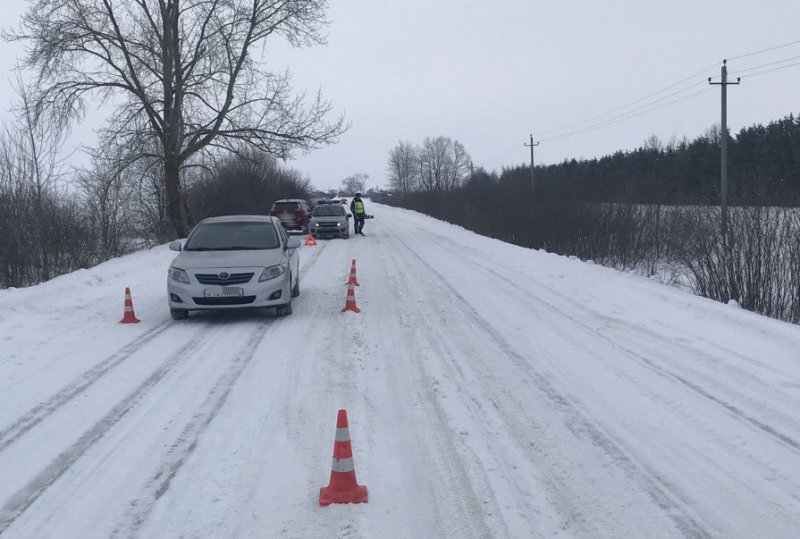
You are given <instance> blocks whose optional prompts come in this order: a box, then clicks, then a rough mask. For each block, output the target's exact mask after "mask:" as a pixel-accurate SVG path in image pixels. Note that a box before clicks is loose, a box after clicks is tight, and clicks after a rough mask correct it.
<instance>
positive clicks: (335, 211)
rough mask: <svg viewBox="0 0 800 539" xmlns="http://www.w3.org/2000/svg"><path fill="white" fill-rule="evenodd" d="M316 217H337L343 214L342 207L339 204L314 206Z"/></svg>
mask: <svg viewBox="0 0 800 539" xmlns="http://www.w3.org/2000/svg"><path fill="white" fill-rule="evenodd" d="M314 215H315V216H316V217H338V216H340V215H344V208H343V207H341V206H328V205H325V206H317V207H316V208H314Z"/></svg>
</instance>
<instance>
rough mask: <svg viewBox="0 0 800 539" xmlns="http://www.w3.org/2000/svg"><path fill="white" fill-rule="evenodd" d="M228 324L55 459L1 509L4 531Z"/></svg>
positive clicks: (174, 358)
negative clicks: (175, 369) (161, 382)
mask: <svg viewBox="0 0 800 539" xmlns="http://www.w3.org/2000/svg"><path fill="white" fill-rule="evenodd" d="M225 325H226V324H219V325H218V326H217V327H215V328H212V329H211V330H207V331H205V332H204V333H203V334H202V335H200V337H199V338H197V339H195V340H192V341H190V342H189V343H187V344H185V345H184V346H183V347H181V348H180V349H179V350H178V351H176V352H174V353H173V354H172V355H170V357H169V358H168V359H167V361H165V362H164V363H162V364H161V365H160V366H159V368H158V369H156V370H155V371H154V372H153V373H151V374H150V376H148V377H147V378H146V379H145V380H144V381H143V382H141V383H140V384H139V385H138V386H137V387H136V388H135V389H133V390H132V391H131V392H130V393H128V395H127V396H125V397H124V398H123V399H122V400H120V401H119V402H118V403H117V404H116V405H115V406H114V407H113V408H112V409H111V410H110V411H109V412H108V413H107V414H106V415H105V416H103V417H102V418H101V419H100V420H99V421H97V422H96V423H95V424H94V425H93V426H92V427H91V428H89V429H88V430H87V431H86V432H84V433H83V435H81V437H80V438H78V440H77V441H76V442H75V443H73V444H72V445H71V446H69V447H68V448H67V449H65V450H64V451H62V452H61V453H60V454H59V455H58V456H57V457H56V458H55V459H53V461H52V462H51V463H50V464H49V465H48V466H47V467H46V468H44V469H43V470H42V471H41V472H39V473H38V474H37V475H36V477H34V478H33V479H32V480H31V481H30V482H29V483H28V484H27V485H25V487H23V488H22V489H20V490H19V491H17V492H16V493H15V494H14V495H13V496H11V498H10V499H9V500H8V501H7V502H6V503H5V505H3V507H2V508H0V534H2V533H3V532H4V531H5V530H6V529H7V528H8V527H9V526H11V524H13V523H14V521H15V520H16V519H17V518H18V517H19V516H20V515H21V514H23V513H24V512H25V511H26V510H27V509H28V507H30V506H31V505H32V504H33V503H34V502H35V501H36V500H37V499H39V497H40V496H41V495H42V494H43V493H44V492H45V491H46V490H47V489H48V488H49V487H50V486H51V485H52V484H53V483H55V482H56V481H57V480H58V479H59V478H60V477H61V476H62V475H64V473H66V472H67V470H69V468H70V467H71V466H72V465H73V464H75V462H76V461H77V460H78V459H80V458H81V457H82V456H83V454H84V453H85V452H86V451H87V450H88V449H89V448H90V447H92V446H93V445H94V444H95V443H97V442H98V441H99V440H100V439H101V438H102V437H103V436H104V435H105V434H106V433H107V432H108V431H109V430H110V429H111V428H112V427H114V426H115V425H116V424H117V423H118V422H119V421H120V420H121V419H122V418H123V417H125V415H127V414H128V412H130V411H131V410H132V409H133V408H134V407H135V406H136V405H137V404H138V403H139V402H141V401H142V400H143V399H144V397H145V396H146V395H147V394H148V393H149V392H150V390H152V389H153V388H154V387H155V386H156V385H157V384H158V383H159V382H160V381H161V380H162V379H164V377H166V376H167V375H168V374H169V373H170V372H171V371H172V369H173V368H175V367H176V366H177V365H179V364H180V363H181V362H182V361H183V360H184V359H186V358H188V357H191V356H192V353H193V352H194V351H195V350H197V349H198V348H199V347H200V346H201V345H202V344H203V343H204V342H205V341H207V340H208V339H210V338H212V337H213V336H215V335H216V333H217V332H220V331H222V329H224V326H225Z"/></svg>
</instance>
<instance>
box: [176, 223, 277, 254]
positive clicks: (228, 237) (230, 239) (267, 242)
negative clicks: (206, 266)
mask: <svg viewBox="0 0 800 539" xmlns="http://www.w3.org/2000/svg"><path fill="white" fill-rule="evenodd" d="M279 246H280V242H279V241H278V234H277V232H276V231H275V227H274V226H273V225H272V223H260V222H246V221H245V222H230V223H205V224H201V225H199V226H198V227H197V228H196V229H195V231H194V232H192V235H191V236H190V237H189V240H188V241H187V242H186V248H185V249H184V250H186V251H244V250H256V249H277V248H278V247H279Z"/></svg>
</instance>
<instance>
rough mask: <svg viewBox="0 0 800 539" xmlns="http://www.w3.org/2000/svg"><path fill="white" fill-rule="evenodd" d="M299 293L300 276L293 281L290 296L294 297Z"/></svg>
mask: <svg viewBox="0 0 800 539" xmlns="http://www.w3.org/2000/svg"><path fill="white" fill-rule="evenodd" d="M299 295H300V278H299V277H298V278H297V281H295V283H294V287H293V288H292V297H293V298H296V297H297V296H299Z"/></svg>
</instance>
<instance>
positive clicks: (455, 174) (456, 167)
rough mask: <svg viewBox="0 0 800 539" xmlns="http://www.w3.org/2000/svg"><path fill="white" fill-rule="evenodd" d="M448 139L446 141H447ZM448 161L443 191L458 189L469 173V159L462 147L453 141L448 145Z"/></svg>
mask: <svg viewBox="0 0 800 539" xmlns="http://www.w3.org/2000/svg"><path fill="white" fill-rule="evenodd" d="M449 140H450V139H448V141H449ZM449 153H450V159H448V160H447V173H446V175H445V191H452V190H453V189H455V188H457V187H459V186H460V185H461V182H462V181H463V180H464V178H465V177H466V175H467V172H469V162H470V157H469V154H468V153H467V150H466V149H465V148H464V145H463V144H461V143H460V142H459V141H457V140H454V141H452V142H451V143H450V144H449Z"/></svg>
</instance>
